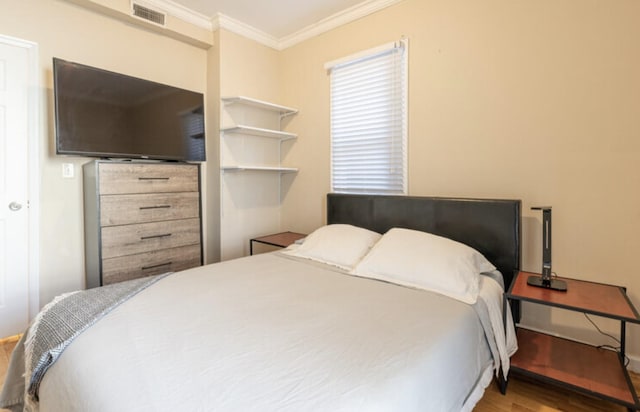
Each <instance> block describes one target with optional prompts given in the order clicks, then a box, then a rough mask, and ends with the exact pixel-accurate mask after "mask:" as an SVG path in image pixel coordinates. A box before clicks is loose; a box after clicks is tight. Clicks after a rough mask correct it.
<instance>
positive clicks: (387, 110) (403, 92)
mask: <svg viewBox="0 0 640 412" xmlns="http://www.w3.org/2000/svg"><path fill="white" fill-rule="evenodd" d="M325 67H326V68H327V69H329V70H330V75H331V188H332V191H334V192H342V193H374V194H406V193H407V44H406V40H402V41H399V42H395V43H392V44H388V45H384V46H381V47H378V48H376V49H373V50H368V51H365V52H363V53H359V54H358V55H355V56H350V57H347V58H346V59H340V60H339V61H336V62H331V63H328V64H327V65H326V66H325Z"/></svg>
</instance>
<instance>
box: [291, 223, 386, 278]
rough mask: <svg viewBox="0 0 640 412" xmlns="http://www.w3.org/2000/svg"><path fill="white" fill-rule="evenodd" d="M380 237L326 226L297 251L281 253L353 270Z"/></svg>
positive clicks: (353, 227)
mask: <svg viewBox="0 0 640 412" xmlns="http://www.w3.org/2000/svg"><path fill="white" fill-rule="evenodd" d="M381 237H382V235H380V233H376V232H372V231H371V230H367V229H363V228H361V227H357V226H352V225H342V224H335V225H327V226H323V227H321V228H319V229H317V230H315V231H314V232H313V233H311V234H310V235H309V236H307V237H306V239H305V240H304V243H302V245H300V246H299V247H297V248H295V249H293V250H287V251H284V252H283V253H286V254H288V255H291V256H297V257H301V258H305V259H311V260H315V261H317V262H322V263H326V264H329V265H333V266H337V267H339V268H341V269H344V270H352V269H353V268H354V266H355V265H356V264H357V263H358V262H359V261H360V260H361V259H362V257H363V256H364V255H366V254H367V252H369V250H370V249H371V246H373V245H374V244H375V243H376V242H377V241H378V239H380V238H381Z"/></svg>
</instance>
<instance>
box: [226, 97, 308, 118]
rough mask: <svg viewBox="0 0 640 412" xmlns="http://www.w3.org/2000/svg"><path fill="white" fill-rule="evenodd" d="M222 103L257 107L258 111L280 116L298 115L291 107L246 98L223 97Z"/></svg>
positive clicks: (296, 110)
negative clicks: (261, 110)
mask: <svg viewBox="0 0 640 412" xmlns="http://www.w3.org/2000/svg"><path fill="white" fill-rule="evenodd" d="M222 101H223V102H225V103H228V104H233V103H238V104H244V105H247V106H253V107H258V108H260V109H265V110H271V111H274V112H278V113H280V116H290V115H292V114H296V113H298V109H294V108H292V107H287V106H281V105H279V104H274V103H269V102H265V101H262V100H258V99H254V98H251V97H246V96H233V97H223V98H222Z"/></svg>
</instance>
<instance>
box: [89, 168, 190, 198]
mask: <svg viewBox="0 0 640 412" xmlns="http://www.w3.org/2000/svg"><path fill="white" fill-rule="evenodd" d="M99 168H100V170H99V192H100V194H101V195H113V194H127V193H163V192H197V191H198V166H196V165H189V164H175V165H174V164H167V163H163V164H140V163H132V164H122V163H100V164H99Z"/></svg>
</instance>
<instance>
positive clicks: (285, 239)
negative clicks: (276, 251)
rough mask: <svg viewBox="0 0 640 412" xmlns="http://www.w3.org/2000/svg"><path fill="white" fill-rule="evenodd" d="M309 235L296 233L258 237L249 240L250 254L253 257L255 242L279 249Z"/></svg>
mask: <svg viewBox="0 0 640 412" xmlns="http://www.w3.org/2000/svg"><path fill="white" fill-rule="evenodd" d="M306 236H307V235H305V234H303V233H295V232H281V233H274V234H272V235H266V236H261V237H256V238H253V239H250V240H249V254H250V255H253V242H256V243H263V244H265V245H270V246H277V247H287V246H289V245H291V244H292V243H293V242H295V241H296V240H299V239H302V238H304V237H306Z"/></svg>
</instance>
